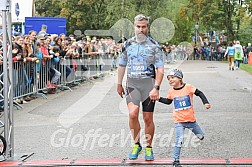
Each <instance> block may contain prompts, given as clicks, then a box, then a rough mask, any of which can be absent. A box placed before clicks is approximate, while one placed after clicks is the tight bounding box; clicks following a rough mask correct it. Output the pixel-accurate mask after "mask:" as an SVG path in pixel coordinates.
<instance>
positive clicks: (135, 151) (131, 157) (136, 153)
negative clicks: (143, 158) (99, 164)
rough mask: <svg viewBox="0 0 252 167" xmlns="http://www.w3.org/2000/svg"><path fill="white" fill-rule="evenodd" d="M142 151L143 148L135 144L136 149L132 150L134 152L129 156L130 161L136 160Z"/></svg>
mask: <svg viewBox="0 0 252 167" xmlns="http://www.w3.org/2000/svg"><path fill="white" fill-rule="evenodd" d="M141 151H142V147H141V146H139V145H138V144H135V145H134V147H133V148H132V152H131V153H130V154H129V159H131V160H136V159H137V157H138V155H139V154H140V153H141Z"/></svg>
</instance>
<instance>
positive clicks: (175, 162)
mask: <svg viewBox="0 0 252 167" xmlns="http://www.w3.org/2000/svg"><path fill="white" fill-rule="evenodd" d="M172 166H173V167H182V165H180V162H179V161H174V162H173V163H172Z"/></svg>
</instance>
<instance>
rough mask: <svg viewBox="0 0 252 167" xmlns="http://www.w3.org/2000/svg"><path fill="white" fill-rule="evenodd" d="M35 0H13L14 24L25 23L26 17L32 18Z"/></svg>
mask: <svg viewBox="0 0 252 167" xmlns="http://www.w3.org/2000/svg"><path fill="white" fill-rule="evenodd" d="M33 7H34V4H33V0H22V1H21V0H11V18H12V22H24V21H25V17H32V9H33Z"/></svg>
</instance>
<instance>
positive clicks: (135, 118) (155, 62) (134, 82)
mask: <svg viewBox="0 0 252 167" xmlns="http://www.w3.org/2000/svg"><path fill="white" fill-rule="evenodd" d="M149 26H150V25H149V18H148V17H146V16H144V15H142V14H139V15H137V16H136V17H135V20H134V29H135V36H134V37H132V38H130V39H128V40H127V41H125V42H124V46H123V48H122V51H121V53H120V57H119V67H118V84H117V92H118V94H119V95H120V96H121V97H123V95H125V92H124V88H123V85H122V81H123V76H124V74H125V70H126V67H127V81H126V83H127V84H126V93H127V96H126V102H127V106H128V111H129V127H130V130H131V132H132V136H133V139H134V143H135V144H134V146H133V148H132V151H131V152H130V154H129V159H131V160H135V159H137V158H138V155H139V153H140V152H141V151H142V146H141V144H140V130H141V127H140V123H139V110H140V103H141V104H142V111H143V119H144V124H145V129H144V131H145V136H146V149H145V160H147V161H152V160H154V154H153V150H152V140H153V136H154V130H155V126H154V122H153V112H154V106H155V100H157V99H158V97H159V86H160V84H161V82H162V79H163V72H164V60H163V57H164V55H163V52H162V50H161V48H160V46H159V44H158V43H157V42H156V41H154V40H153V39H152V38H150V37H149V36H147V33H148V30H149ZM155 71H157V72H156V75H155Z"/></svg>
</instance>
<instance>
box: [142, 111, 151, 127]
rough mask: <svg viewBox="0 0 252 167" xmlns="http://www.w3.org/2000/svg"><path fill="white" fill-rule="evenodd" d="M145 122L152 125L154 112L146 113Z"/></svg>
mask: <svg viewBox="0 0 252 167" xmlns="http://www.w3.org/2000/svg"><path fill="white" fill-rule="evenodd" d="M143 119H144V123H145V125H152V124H153V113H150V112H148V113H144V117H143Z"/></svg>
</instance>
